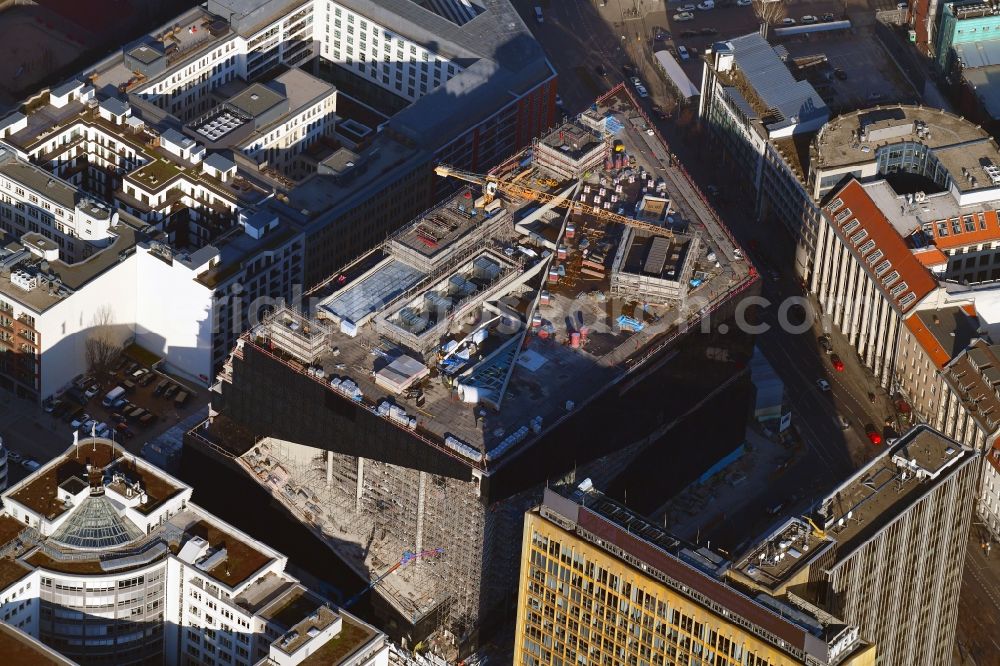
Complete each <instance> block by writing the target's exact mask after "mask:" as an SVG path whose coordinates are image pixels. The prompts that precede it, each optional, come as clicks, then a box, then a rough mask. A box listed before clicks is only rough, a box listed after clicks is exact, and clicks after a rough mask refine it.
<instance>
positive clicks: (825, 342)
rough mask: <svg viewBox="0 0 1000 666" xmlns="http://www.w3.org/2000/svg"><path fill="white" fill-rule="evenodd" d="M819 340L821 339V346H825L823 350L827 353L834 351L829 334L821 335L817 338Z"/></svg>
mask: <svg viewBox="0 0 1000 666" xmlns="http://www.w3.org/2000/svg"><path fill="white" fill-rule="evenodd" d="M817 340H819V346H820V347H822V348H823V351H825V352H826V353H827V354H832V353H833V343H832V342H830V336H829V335H821V336H819V338H817Z"/></svg>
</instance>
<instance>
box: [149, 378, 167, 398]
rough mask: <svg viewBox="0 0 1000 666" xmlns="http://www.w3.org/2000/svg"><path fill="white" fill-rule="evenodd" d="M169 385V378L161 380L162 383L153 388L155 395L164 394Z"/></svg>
mask: <svg viewBox="0 0 1000 666" xmlns="http://www.w3.org/2000/svg"><path fill="white" fill-rule="evenodd" d="M168 386H170V380H169V379H163V380H160V383H159V384H157V385H156V388H155V389H153V395H156V396H160V395H163V392H164V391H166V390H167V387H168Z"/></svg>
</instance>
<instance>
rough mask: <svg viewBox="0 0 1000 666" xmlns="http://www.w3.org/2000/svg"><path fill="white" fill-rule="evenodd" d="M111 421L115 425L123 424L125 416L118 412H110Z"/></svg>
mask: <svg viewBox="0 0 1000 666" xmlns="http://www.w3.org/2000/svg"><path fill="white" fill-rule="evenodd" d="M111 420H112V421H114V422H115V423H124V422H125V416H124V415H122V414H119V413H118V412H111Z"/></svg>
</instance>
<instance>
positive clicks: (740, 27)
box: [654, 0, 844, 84]
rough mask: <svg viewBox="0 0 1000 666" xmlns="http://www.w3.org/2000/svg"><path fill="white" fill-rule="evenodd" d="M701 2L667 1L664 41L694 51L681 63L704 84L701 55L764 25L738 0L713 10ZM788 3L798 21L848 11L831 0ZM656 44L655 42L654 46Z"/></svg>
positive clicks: (842, 4)
mask: <svg viewBox="0 0 1000 666" xmlns="http://www.w3.org/2000/svg"><path fill="white" fill-rule="evenodd" d="M697 6H698V5H697V3H695V2H691V1H690V0H688V1H687V2H678V3H670V4H668V5H667V23H668V26H669V27H668V28H667V30H668V31H669V33H670V39H667V40H663V42H662V43H663V46H665V47H668V50H670V49H669V47H673V48H674V49H675V50H676V49H677V47H679V46H683V47H684V48H685V49H687V51H689V52H690V58H689V59H688V60H686V61H682V62H681V66H682V67H683V68H684V71H685V73H686V74H687V75H688V78H690V79H691V80H692V81H694V82H695V83H696V84H700V81H701V70H702V63H701V60H700V58H699V57H698V56H699V55H700V54H701V53H703V52H704V51H705V49H707V48H709V47H710V46H711V45H712V43H713V42H717V41H719V40H724V39H730V38H732V37H738V36H741V35H746V34H749V33H751V32H756V31H757V30H758V29H759V28H760V23H759V21H758V20H757V17H756V16H754V12H753V7H752V6H751V5H745V6H739V5H737V4H736V2H735V0H734V2H733V3H732V4H730V5H728V6H721V5H719V4H716V6H715V8H714V9H709V10H700V9H698V8H697ZM786 7H787V10H786V13H787V15H788V17H789V18H792V19H794V20H795V21H796V22H799V21H801V20H802V17H803V16H813V17H818V18H821V17H823V16H824V15H828V18H834V19H838V20H839V19H840V18H841V17H842V16H843V13H844V3H843V2H829V1H827V0H819V1H817V2H797V3H787V4H786ZM692 8H693V9H692ZM685 14H687V15H690V16H691V19H690V20H686V21H680V20H676V19H678V18H679V17H681V16H684V15H685ZM654 34H655V33H654ZM656 48H657V47H655V46H654V49H656Z"/></svg>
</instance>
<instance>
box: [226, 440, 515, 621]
mask: <svg viewBox="0 0 1000 666" xmlns="http://www.w3.org/2000/svg"><path fill="white" fill-rule="evenodd" d="M241 463H242V464H243V465H244V466H245V467H246V468H247V469H248V471H250V472H251V473H252V474H253V475H254V476H255V477H256V478H257V480H258V482H259V483H261V484H262V485H263V486H265V488H267V489H268V490H269V491H270V492H271V493H272V495H273V496H274V497H276V498H277V499H279V500H280V501H282V503H284V504H285V505H286V506H288V508H289V509H290V510H291V511H292V512H293V513H294V514H296V515H298V516H299V517H300V518H301V519H303V521H304V522H305V523H306V524H308V525H311V526H313V528H314V530H315V531H316V532H317V533H318V534H320V535H321V536H322V537H324V539H325V540H326V542H327V544H328V545H329V546H330V547H331V549H333V550H334V551H336V552H337V553H338V554H339V555H340V557H341V558H342V559H344V560H345V561H346V562H347V563H348V564H349V565H351V566H352V567H353V568H355V569H356V570H358V571H359V573H361V574H362V575H363V576H365V577H367V578H374V577H375V576H377V575H378V574H379V572H381V571H383V570H384V569H385V568H386V567H388V566H391V565H392V564H393V563H395V562H397V561H398V560H399V553H401V552H404V551H406V550H410V551H414V552H420V551H421V550H423V549H427V548H443V549H444V553H445V554H444V555H443V556H442V557H440V558H434V559H428V560H422V561H419V562H414V563H412V564H411V565H410V566H408V567H406V568H404V569H400V570H399V571H398V572H396V573H395V574H394V575H393V576H392V577H391V578H387V579H386V580H384V581H383V582H382V583H381V584H380V585H379V586H378V587H377V588H375V589H374V590H373V592H374V593H375V594H378V595H380V596H381V597H382V598H384V599H385V600H386V601H387V602H388V603H389V604H390V605H391V606H392V607H393V608H394V609H396V611H397V612H399V613H400V614H401V615H402V616H403V617H405V618H407V619H408V620H410V621H411V622H412V623H413V624H417V622H419V621H420V620H421V619H422V618H424V617H427V616H428V615H430V614H432V613H433V614H436V615H438V616H439V617H440V622H439V623H438V624H441V625H443V626H445V627H447V628H448V629H449V630H450V631H451V632H452V633H453V634H454V635H455V636H458V637H460V638H461V637H462V636H463V635H464V634H466V633H467V632H469V631H471V630H472V629H473V627H474V624H475V621H476V619H477V618H479V617H480V616H481V612H482V610H483V608H488V607H490V606H492V605H494V604H496V603H499V602H500V600H501V599H502V598H504V597H503V595H509V593H510V582H511V581H512V580H515V578H516V577H515V576H514V574H515V572H516V565H517V563H516V562H514V561H513V560H511V561H508V562H505V563H504V564H503V566H505V567H507V568H506V569H504V570H503V571H499V572H490V571H487V569H488V567H491V566H494V565H495V564H499V562H497V563H494V562H493V561H492V559H491V557H490V553H492V552H493V551H496V550H497V548H496V547H495V543H496V542H495V541H494V539H496V538H501V537H502V538H503V539H507V540H511V539H512V540H514V541H516V540H517V539H518V538H519V537H520V532H519V526H520V522H519V521H520V515H521V514H523V511H524V510H525V509H527V508H528V505H529V504H530V502H524V504H523V507H522V508H520V509H519V511H520V513H518V510H511V511H503V512H497V511H495V510H491V508H490V507H489V506H487V504H486V503H485V502H484V501H483V499H482V498H481V497H480V493H479V482H478V479H477V478H472V479H470V480H461V479H455V478H450V477H445V476H441V475H437V474H431V473H428V472H422V471H419V470H415V469H409V468H406V467H400V466H397V465H392V464H389V463H383V462H379V461H376V460H371V459H367V458H358V457H355V456H349V455H345V454H338V453H333V452H330V451H323V450H320V449H315V448H311V447H307V446H302V445H298V444H294V443H291V442H284V441H280V440H275V439H271V438H268V439H265V440H262V441H261V442H260V443H259V444H258V445H257V446H256V447H254V448H253V449H251V450H250V451H248V452H247V453H246V454H244V455H243V456H242V458H241ZM507 523H509V524H507ZM508 542H509V541H508ZM511 567H513V568H511ZM484 576H487V577H489V579H490V581H491V582H489V583H488V584H486V585H485V586H484V581H483V578H484Z"/></svg>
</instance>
